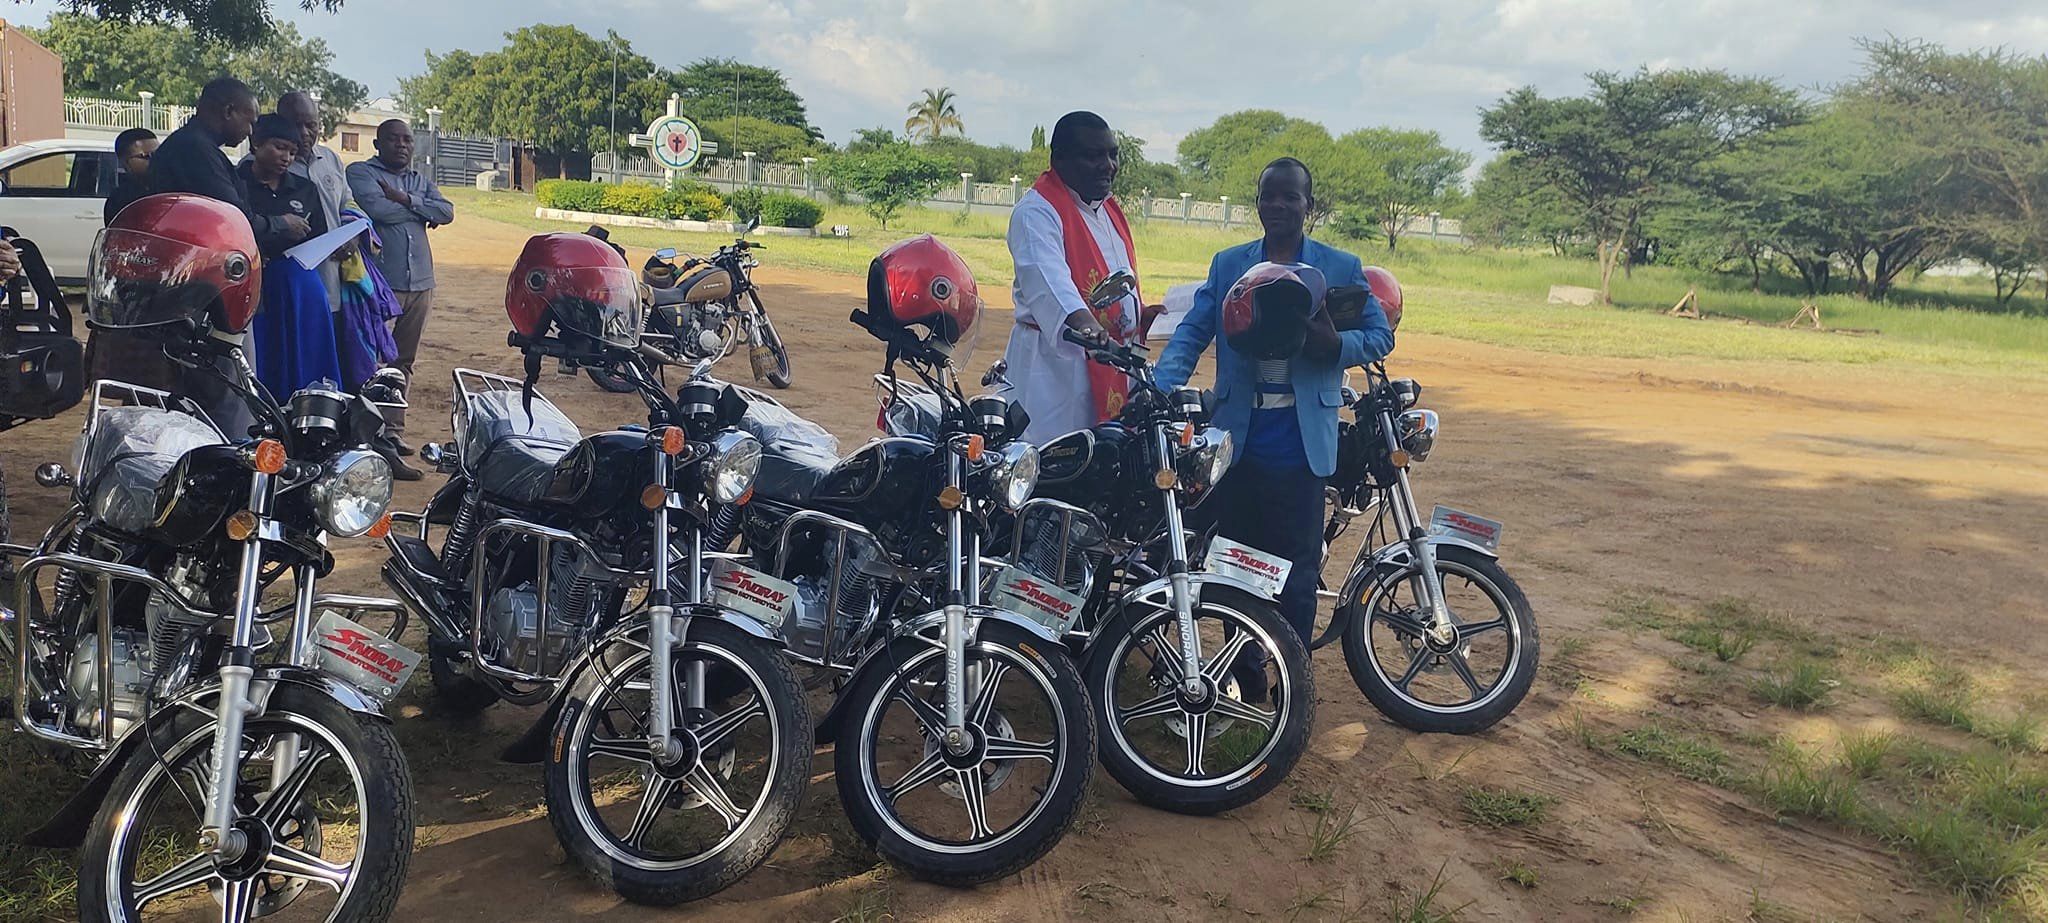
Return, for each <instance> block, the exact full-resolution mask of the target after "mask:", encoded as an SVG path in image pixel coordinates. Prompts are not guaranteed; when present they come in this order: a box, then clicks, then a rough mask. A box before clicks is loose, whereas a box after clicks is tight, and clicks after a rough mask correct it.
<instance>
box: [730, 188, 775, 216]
mask: <svg viewBox="0 0 2048 923" xmlns="http://www.w3.org/2000/svg"><path fill="white" fill-rule="evenodd" d="M766 197H767V193H765V192H762V191H761V190H760V189H759V188H756V187H753V186H741V187H740V188H738V189H735V190H733V191H732V195H730V196H727V197H726V200H725V204H727V205H730V206H732V215H733V217H735V218H738V219H739V220H741V221H752V220H754V218H755V217H756V216H758V215H760V214H761V200H762V199H763V198H766Z"/></svg>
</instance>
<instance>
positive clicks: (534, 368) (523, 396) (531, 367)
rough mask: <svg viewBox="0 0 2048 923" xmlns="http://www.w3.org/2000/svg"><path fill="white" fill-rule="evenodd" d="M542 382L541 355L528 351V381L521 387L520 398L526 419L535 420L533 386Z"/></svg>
mask: <svg viewBox="0 0 2048 923" xmlns="http://www.w3.org/2000/svg"><path fill="white" fill-rule="evenodd" d="M537 381H540V353H537V352H534V351H532V350H527V351H526V381H525V382H524V383H522V384H521V385H520V386H519V396H520V400H521V402H522V404H523V405H524V407H525V409H526V419H528V420H532V419H533V385H534V383H535V382H537Z"/></svg>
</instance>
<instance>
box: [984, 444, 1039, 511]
mask: <svg viewBox="0 0 2048 923" xmlns="http://www.w3.org/2000/svg"><path fill="white" fill-rule="evenodd" d="M988 487H989V492H990V493H992V494H994V495H995V500H996V502H997V503H1000V504H1002V505H1003V508H1004V509H1010V510H1014V509H1016V508H1018V507H1020V506H1023V505H1024V501H1026V500H1029V499H1031V491H1033V490H1035V489H1036V488H1037V487H1038V448H1037V447H1036V446H1033V445H1031V444H1029V443H1024V442H1012V443H1010V444H1009V445H1006V446H1003V450H1002V452H1001V453H999V454H998V455H997V457H996V461H995V465H994V466H992V467H991V468H989V472H988Z"/></svg>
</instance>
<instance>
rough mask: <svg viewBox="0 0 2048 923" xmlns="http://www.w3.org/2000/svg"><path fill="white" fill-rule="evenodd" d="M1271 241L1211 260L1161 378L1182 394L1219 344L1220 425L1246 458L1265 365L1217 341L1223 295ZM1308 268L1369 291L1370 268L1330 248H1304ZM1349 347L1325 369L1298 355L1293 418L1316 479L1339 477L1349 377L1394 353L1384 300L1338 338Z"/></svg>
mask: <svg viewBox="0 0 2048 923" xmlns="http://www.w3.org/2000/svg"><path fill="white" fill-rule="evenodd" d="M1265 259H1266V242H1265V241H1264V240H1263V239H1261V240H1255V241H1252V242H1251V243H1248V244H1245V245H1243V246H1239V247H1232V248H1230V249H1228V250H1224V251H1222V252H1220V253H1218V254H1216V257H1215V259H1212V260H1210V261H1209V280H1208V281H1206V282H1204V283H1202V287H1201V288H1199V289H1196V290H1195V304H1194V307H1193V308H1191V309H1189V311H1188V316H1187V317H1186V318H1183V319H1182V320H1181V322H1180V327H1179V328H1177V329H1176V330H1174V332H1173V339H1172V340H1171V341H1169V342H1168V343H1167V344H1166V349H1165V350H1164V351H1163V352H1161V353H1160V354H1159V364H1158V379H1159V386H1160V387H1162V388H1176V387H1179V386H1181V385H1183V384H1186V383H1187V380H1188V376H1190V375H1192V374H1194V371H1195V363H1196V362H1197V361H1198V360H1200V359H1201V357H1202V351H1203V350H1205V349H1207V348H1208V347H1209V341H1210V340H1216V421H1215V422H1216V425H1217V426H1219V427H1222V428H1223V429H1225V430H1228V431H1229V432H1230V440H1231V444H1232V445H1233V446H1235V447H1236V448H1237V451H1239V452H1242V451H1243V450H1244V446H1245V440H1246V438H1247V437H1248V436H1249V435H1250V431H1251V422H1252V395H1253V394H1254V393H1255V392H1256V391H1257V390H1258V366H1257V365H1256V364H1255V363H1254V362H1253V361H1252V360H1250V359H1247V358H1245V357H1244V356H1241V355H1239V354H1238V353H1237V351H1236V350H1234V349H1231V348H1230V343H1229V342H1228V341H1227V340H1217V339H1216V329H1217V326H1218V322H1219V318H1220V317H1221V310H1220V309H1221V306H1222V301H1223V296H1224V295H1225V294H1226V293H1228V292H1229V291H1230V286H1231V285H1233V284H1235V283H1236V282H1237V280H1238V278H1239V277H1240V276H1243V275H1244V273H1245V270H1248V269H1250V268H1252V267H1253V266H1255V265H1258V264H1259V263H1261V262H1264V261H1265ZM1301 262H1304V263H1307V264H1309V265H1310V266H1314V267H1315V268H1317V269H1320V270H1322V271H1323V276H1324V277H1325V278H1326V279H1328V280H1329V283H1330V286H1331V287H1332V288H1335V287H1337V286H1340V285H1364V284H1365V272H1364V267H1363V266H1362V265H1361V264H1360V263H1359V261H1358V257H1356V256H1353V255H1351V254H1349V253H1346V252H1344V251H1342V250H1338V249H1336V248H1334V247H1326V246H1323V245H1322V244H1320V243H1317V242H1316V241H1314V240H1309V239H1304V240H1303V241H1302V242H1301ZM1338 337H1339V338H1340V339H1341V340H1343V348H1342V349H1340V350H1339V351H1338V354H1337V360H1336V361H1334V362H1318V361H1316V360H1313V359H1310V358H1308V357H1306V356H1296V357H1294V359H1293V360H1292V361H1291V362H1290V363H1289V371H1290V372H1292V374H1293V378H1294V412H1295V413H1296V414H1297V415H1298V416H1299V417H1300V418H1301V442H1302V448H1303V449H1304V450H1306V452H1307V454H1308V466H1309V470H1311V471H1313V472H1315V475H1316V476H1317V477H1329V476H1330V475H1331V474H1332V473H1333V472H1335V471H1336V470H1337V410H1338V409H1339V408H1340V407H1342V406H1343V404H1344V390H1343V389H1344V370H1345V369H1347V368H1350V367H1352V366H1354V365H1365V364H1367V363H1370V362H1374V361H1377V360H1379V359H1380V358H1381V357H1383V356H1385V355H1386V354H1387V353H1389V352H1392V351H1393V349H1394V331H1393V330H1392V329H1390V328H1389V327H1388V326H1387V317H1386V315H1385V314H1384V313H1383V312H1382V311H1381V310H1380V305H1379V300H1378V299H1373V300H1372V303H1370V304H1368V305H1366V308H1365V313H1364V325H1363V329H1360V330H1345V331H1340V332H1339V333H1338Z"/></svg>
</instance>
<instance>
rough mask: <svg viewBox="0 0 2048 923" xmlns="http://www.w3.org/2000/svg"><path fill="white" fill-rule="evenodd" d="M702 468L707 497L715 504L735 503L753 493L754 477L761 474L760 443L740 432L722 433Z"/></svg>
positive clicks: (713, 443)
mask: <svg viewBox="0 0 2048 923" xmlns="http://www.w3.org/2000/svg"><path fill="white" fill-rule="evenodd" d="M701 467H702V468H703V469H704V493H705V494H707V495H709V496H710V497H711V500H712V502H714V503H732V502H735V501H737V500H738V499H739V498H741V497H744V496H746V495H747V491H750V490H753V489H754V475H756V474H759V473H760V471H761V440H759V439H755V438H754V437H753V436H750V435H748V434H746V433H742V432H739V431H738V430H727V431H725V432H723V433H719V434H718V438H716V439H713V440H712V441H711V454H710V456H708V457H706V458H705V459H704V461H703V462H702V463H701Z"/></svg>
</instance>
